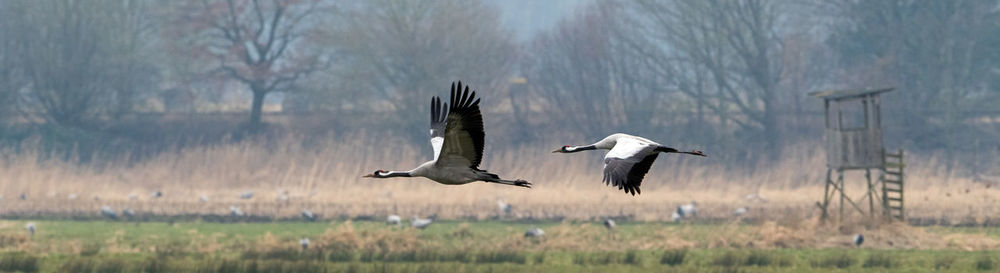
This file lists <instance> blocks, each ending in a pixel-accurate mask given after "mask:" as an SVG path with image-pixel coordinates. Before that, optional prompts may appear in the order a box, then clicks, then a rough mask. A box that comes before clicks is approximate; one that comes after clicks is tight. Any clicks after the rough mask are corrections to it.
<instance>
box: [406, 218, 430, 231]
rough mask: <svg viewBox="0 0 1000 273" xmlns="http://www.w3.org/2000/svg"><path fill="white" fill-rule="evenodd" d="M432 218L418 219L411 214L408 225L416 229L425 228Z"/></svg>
mask: <svg viewBox="0 0 1000 273" xmlns="http://www.w3.org/2000/svg"><path fill="white" fill-rule="evenodd" d="M432 222H434V220H431V219H420V217H417V216H413V220H411V221H410V226H411V227H415V228H417V229H425V228H427V226H430V225H431V223H432Z"/></svg>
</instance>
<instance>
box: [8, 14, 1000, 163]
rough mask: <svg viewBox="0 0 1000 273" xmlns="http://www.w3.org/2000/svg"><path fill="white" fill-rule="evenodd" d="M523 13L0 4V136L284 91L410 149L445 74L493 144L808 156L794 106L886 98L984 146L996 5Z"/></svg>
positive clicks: (917, 146)
mask: <svg viewBox="0 0 1000 273" xmlns="http://www.w3.org/2000/svg"><path fill="white" fill-rule="evenodd" d="M521 2H525V1H512V2H508V1H488V2H482V1H467V0H462V1H459V0H415V1H393V0H373V1H314V0H185V1H152V0H89V1H81V0H30V1H29V0H11V1H2V2H0V115H2V116H0V120H3V121H4V122H3V124H4V125H3V126H2V127H0V130H2V131H0V136H2V137H4V138H5V139H24V138H28V137H30V136H32V135H37V134H42V135H51V134H55V135H58V137H56V138H57V139H62V140H61V141H64V142H74V141H79V140H81V139H100V142H101V143H117V142H114V141H118V140H117V139H126V140H127V142H129V143H138V144H137V145H139V146H142V145H144V144H146V143H145V142H146V141H147V140H146V139H143V138H137V137H135V136H132V135H130V134H129V132H131V131H134V130H145V131H152V132H170V131H172V130H174V131H176V130H178V129H177V128H178V127H177V126H176V125H177V124H178V122H175V123H172V124H173V125H169V126H168V125H165V124H164V123H159V122H153V121H150V120H151V119H148V118H147V119H138V118H136V117H137V116H140V115H149V114H151V113H152V114H156V113H164V112H170V113H205V112H231V111H232V110H224V109H223V110H219V109H218V107H217V108H213V110H210V111H206V110H204V109H202V108H203V107H200V106H201V105H205V104H209V103H212V104H215V105H218V104H224V103H223V102H226V101H227V100H228V101H232V100H236V101H242V102H245V105H246V106H241V107H237V108H236V109H240V110H239V111H241V113H245V115H246V117H245V118H243V120H244V121H242V122H238V121H229V124H233V126H231V127H226V128H231V129H232V133H245V132H256V131H260V130H262V129H261V128H263V125H262V124H267V122H264V121H266V120H267V116H268V115H270V114H269V113H266V112H265V111H264V108H265V107H264V105H265V104H266V103H267V102H268V101H272V100H276V98H280V99H277V100H279V101H281V104H282V112H284V113H298V114H302V113H305V114H304V115H302V116H311V117H315V116H320V117H322V118H321V119H322V121H320V122H315V121H313V120H312V119H311V118H310V119H307V118H305V117H303V118H296V116H295V115H292V116H290V117H288V118H286V119H283V120H282V123H288V124H295V123H300V122H301V123H305V122H314V123H315V124H320V125H323V126H327V127H329V128H330V130H332V131H341V132H342V131H348V130H351V129H358V128H382V130H384V131H385V132H394V133H397V134H404V135H411V136H412V137H411V139H413V140H414V143H423V142H424V141H426V140H423V139H422V138H423V137H425V135H424V132H426V125H427V118H428V117H427V116H426V115H425V113H426V111H427V109H426V107H427V104H428V101H429V100H430V96H432V95H442V94H445V93H446V90H447V89H446V88H447V87H448V85H449V84H450V83H451V82H452V81H454V80H462V81H464V82H467V83H469V84H471V85H473V86H474V87H476V88H477V89H479V90H481V91H483V94H484V95H483V96H486V97H488V98H489V100H488V103H486V104H485V105H484V108H485V109H484V111H486V112H487V113H493V116H487V119H488V120H487V124H488V125H492V126H488V127H489V128H488V130H490V136H491V137H494V136H496V137H494V138H493V139H495V140H496V141H499V142H502V143H505V144H525V143H535V142H537V141H538V140H543V139H550V138H551V137H550V136H549V135H551V134H553V133H556V134H559V135H573V136H575V137H574V138H572V139H573V140H595V139H597V138H599V137H601V136H604V135H606V134H608V133H610V132H616V131H621V132H632V133H637V134H645V135H649V136H651V137H653V138H654V139H658V140H662V141H664V142H669V143H677V144H683V145H689V146H696V147H704V149H706V150H714V151H720V152H716V153H714V154H717V155H720V157H721V158H723V159H726V158H728V159H746V158H748V157H770V158H772V159H773V158H777V157H778V156H779V155H781V153H782V149H783V147H788V146H789V145H790V144H792V143H799V142H803V141H806V142H808V141H813V142H816V143H819V142H818V140H819V138H821V136H822V135H821V129H822V122H821V121H822V118H821V115H822V113H821V111H820V110H821V109H820V106H821V103H820V100H819V99H816V98H812V97H809V96H808V93H809V92H812V91H817V90H826V89H849V88H862V87H884V86H893V87H896V88H897V91H895V92H892V93H888V94H886V95H884V100H883V111H884V112H885V114H884V120H885V121H884V127H885V129H886V132H887V141H886V142H887V146H888V147H904V148H907V149H913V150H918V151H929V152H942V153H943V154H946V155H947V156H948V157H949V158H951V157H954V158H955V159H961V160H962V161H964V162H973V163H976V164H993V163H990V162H991V160H986V161H985V163H984V161H983V160H982V159H983V158H984V156H983V154H984V153H985V154H987V155H996V154H997V152H998V150H1000V141H997V139H1000V125H998V118H1000V50H997V48H998V46H1000V1H996V0H967V1H966V0H962V1H909V0H887V1H855V0H839V1H810V0H800V1H789V0H773V1H763V0H747V1H725V0H707V1H652V0H636V1H615V0H607V1H596V2H593V3H589V4H579V5H569V4H566V5H560V4H559V3H565V1H557V2H553V3H555V4H552V5H549V7H550V8H554V9H559V8H567V9H568V8H574V9H575V10H574V11H572V12H565V11H549V12H547V13H549V14H547V13H546V12H542V13H539V12H538V11H533V13H532V14H535V16H544V15H551V16H556V15H558V14H563V13H568V14H570V15H569V16H566V17H564V18H563V19H562V20H560V21H559V22H558V23H556V24H554V25H552V26H549V27H545V28H542V30H541V31H537V32H534V31H533V32H530V33H529V34H528V35H530V36H528V37H530V38H528V39H518V38H516V37H518V36H525V34H524V33H523V32H525V31H527V30H525V29H523V23H521V24H518V22H514V23H511V22H505V21H504V19H503V18H505V17H504V14H502V13H501V12H500V10H506V11H508V12H518V8H519V7H520V6H519V5H523V6H525V7H528V6H531V5H525V4H524V3H521ZM512 18H521V17H517V16H514V17H512ZM511 26H514V27H513V28H512V27H511ZM522 40H523V41H522ZM233 93H236V94H239V95H238V97H237V98H236V99H232V98H230V97H226V96H230V95H231V94H233ZM241 105H243V104H242V103H241ZM188 117H189V121H190V122H192V123H196V122H202V121H204V120H205V119H208V118H209V117H208V116H205V117H200V116H198V115H192V116H188ZM490 119H497V120H500V121H491V120H490ZM154 120H155V119H154ZM179 123H180V124H183V123H184V122H183V121H182V122H179ZM237 125H239V126H237ZM321 127H322V126H321ZM25 128H28V129H25ZM39 128H41V129H39ZM227 130H228V129H227ZM4 131H6V132H4ZM67 131H70V132H72V133H65V132H67ZM379 132H381V131H379ZM187 133H189V134H193V135H198V134H201V133H203V132H202V131H200V130H190V131H189V132H186V133H185V134H187ZM155 134H157V133H152V135H155ZM498 135H499V136H498ZM60 137H61V138H60ZM198 137H202V138H204V137H205V136H198ZM418 141H419V142H418ZM496 141H495V142H496ZM546 144H548V143H546ZM558 144H563V143H558ZM102 145H112V146H113V145H115V144H102ZM70 146H73V145H70ZM74 147H76V146H74ZM721 151H724V152H721ZM985 157H986V158H992V157H989V156H985Z"/></svg>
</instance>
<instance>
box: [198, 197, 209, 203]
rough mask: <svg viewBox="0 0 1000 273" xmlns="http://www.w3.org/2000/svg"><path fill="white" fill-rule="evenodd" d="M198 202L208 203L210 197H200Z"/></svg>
mask: <svg viewBox="0 0 1000 273" xmlns="http://www.w3.org/2000/svg"><path fill="white" fill-rule="evenodd" d="M198 201H199V202H202V203H205V202H208V196H204V195H202V196H201V197H198Z"/></svg>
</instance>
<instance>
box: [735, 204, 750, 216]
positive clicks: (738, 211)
mask: <svg viewBox="0 0 1000 273" xmlns="http://www.w3.org/2000/svg"><path fill="white" fill-rule="evenodd" d="M748 211H750V208H749V207H747V206H743V207H739V208H736V210H733V215H734V216H736V217H742V216H743V215H746V214H747V212H748Z"/></svg>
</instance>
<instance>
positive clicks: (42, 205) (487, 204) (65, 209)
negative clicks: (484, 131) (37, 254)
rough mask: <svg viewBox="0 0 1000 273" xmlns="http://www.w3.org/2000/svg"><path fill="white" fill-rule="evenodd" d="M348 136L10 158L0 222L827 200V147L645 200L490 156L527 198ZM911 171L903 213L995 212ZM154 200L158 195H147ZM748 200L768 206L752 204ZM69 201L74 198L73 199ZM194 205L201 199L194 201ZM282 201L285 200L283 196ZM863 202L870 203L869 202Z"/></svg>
mask: <svg viewBox="0 0 1000 273" xmlns="http://www.w3.org/2000/svg"><path fill="white" fill-rule="evenodd" d="M347 139H355V140H357V141H356V143H343V142H338V141H337V140H330V141H328V142H326V143H314V144H309V145H306V144H301V143H302V141H301V140H299V139H295V138H288V139H285V140H282V141H276V142H271V143H267V144H261V143H257V142H253V141H245V142H241V143H236V144H229V145H218V146H211V147H199V148H189V149H184V150H180V151H177V152H172V153H164V154H161V155H159V156H157V157H154V158H152V159H149V160H146V161H143V162H141V163H138V164H132V165H129V166H126V165H128V164H123V163H122V164H118V163H111V164H108V165H106V166H99V167H95V166H92V165H80V164H74V163H70V162H61V161H52V160H50V161H39V160H36V158H37V157H35V156H32V155H30V154H23V153H22V154H12V153H5V154H3V155H4V156H3V157H2V158H3V159H2V162H0V173H3V174H4V175H2V176H0V185H3V187H0V195H2V196H3V197H4V198H3V199H2V200H0V204H2V206H0V215H39V214H68V215H96V214H97V209H98V208H99V207H101V206H102V205H109V206H112V207H113V208H115V209H118V210H120V209H122V208H131V209H133V210H136V211H138V212H140V213H144V214H157V215H181V214H227V213H228V212H229V207H230V206H233V205H236V206H239V207H240V208H241V209H242V210H243V211H245V212H248V213H250V214H252V215H266V216H272V217H294V216H295V215H298V213H299V211H301V210H302V209H309V210H312V211H313V212H315V213H318V214H320V215H323V216H325V217H356V216H373V217H382V216H384V215H387V214H399V215H402V216H404V217H409V216H414V215H420V216H427V215H431V214H435V215H437V216H438V217H441V218H460V217H461V218H475V219H484V218H490V217H494V216H498V212H497V209H496V200H497V199H498V198H503V199H504V200H506V201H507V202H509V203H511V204H513V205H514V208H515V209H514V211H515V213H514V215H512V217H519V218H565V219H595V218H600V217H624V218H629V219H634V220H642V221H664V220H669V217H670V214H671V212H672V211H673V210H674V208H675V207H676V206H677V205H679V204H683V203H687V202H689V201H692V200H694V201H697V202H698V204H699V206H700V213H701V216H702V217H704V218H713V219H729V218H731V212H732V210H733V209H735V208H737V207H741V206H749V207H750V210H751V214H750V215H751V216H753V217H754V218H756V219H759V220H775V221H787V220H797V219H806V218H810V217H813V216H815V215H817V214H818V211H817V210H816V208H815V205H814V203H815V202H816V201H819V200H820V199H821V198H822V192H823V187H822V181H823V179H824V174H825V169H824V162H823V160H824V157H823V154H822V150H821V149H816V148H811V147H812V146H810V145H799V146H795V147H790V148H789V149H788V150H789V152H788V153H787V154H786V155H785V156H784V157H783V158H785V159H784V160H783V161H781V162H779V163H774V164H766V163H748V164H744V166H738V167H735V166H730V165H726V164H723V163H722V162H717V161H714V160H713V157H711V155H712V154H713V151H711V150H708V151H706V152H707V153H708V154H709V157H707V158H700V157H687V156H675V155H669V156H661V157H660V159H659V160H658V162H657V163H656V164H654V166H653V169H652V170H651V171H650V173H649V174H648V175H647V177H646V179H645V181H644V183H643V184H644V185H643V193H642V194H641V195H640V196H636V197H633V196H628V195H626V194H624V193H622V192H620V191H617V190H615V189H613V188H610V187H607V186H605V185H603V184H602V183H601V182H600V180H601V171H600V168H601V165H600V162H601V160H600V158H601V156H602V154H603V153H600V152H593V153H581V154H573V155H563V154H551V153H549V151H550V150H551V149H552V148H555V146H559V145H553V146H554V147H548V146H540V145H532V146H523V147H519V148H513V149H506V150H501V149H495V148H492V147H488V151H487V154H486V156H485V158H484V161H485V162H484V164H483V167H484V168H485V169H489V170H491V171H494V172H496V173H499V174H501V176H503V177H509V178H523V179H526V180H529V181H531V182H533V183H534V184H535V187H534V188H533V189H530V190H529V189H523V188H514V187H508V186H501V185H490V184H484V183H475V184H470V185H464V186H444V185H439V184H436V183H433V182H431V181H427V180H425V179H421V178H412V179H406V178H400V179H362V178H360V176H361V175H363V174H367V173H370V172H372V171H374V170H376V169H386V170H405V169H408V168H412V167H414V166H416V165H418V164H419V163H421V162H423V161H425V160H427V159H428V158H430V156H429V154H430V151H429V150H430V149H429V145H421V146H413V145H407V143H408V142H406V141H404V140H402V139H400V138H396V137H392V136H381V135H365V134H358V135H356V136H352V137H350V138H347ZM580 143H583V142H582V141H581V142H580ZM376 144H377V145H376ZM424 146H428V147H424ZM371 147H379V148H378V149H376V148H371ZM747 162H757V161H754V160H752V159H748V160H747ZM907 163H908V164H909V166H908V167H907V170H906V171H907V174H908V175H907V177H906V179H907V192H906V201H907V203H906V206H907V214H908V216H909V217H911V218H928V219H940V220H941V222H943V223H945V224H960V223H962V224H976V223H985V222H987V221H995V220H991V219H992V218H996V217H997V216H998V215H1000V189H998V187H993V186H994V185H995V184H996V183H997V182H996V181H991V180H988V179H985V180H984V179H982V178H977V180H973V179H972V178H966V177H962V176H959V175H956V174H955V173H954V172H947V171H945V170H944V169H943V168H941V167H940V166H939V165H940V164H938V163H936V162H935V161H934V158H920V157H913V156H911V157H909V160H908V162H907ZM754 164H756V165H754ZM846 179H847V181H849V182H848V186H847V188H848V191H849V192H850V193H851V194H852V197H853V198H855V199H856V200H857V198H858V197H859V196H860V193H862V190H863V187H864V186H863V182H861V181H863V180H862V179H863V176H862V174H860V173H852V174H848V176H847V177H846ZM157 190H159V191H162V192H163V193H164V197H162V198H153V197H151V196H150V193H151V192H153V191H157ZM244 191H254V192H255V195H254V198H252V199H250V200H244V199H240V198H239V194H240V193H242V192H244ZM21 193H27V195H28V198H27V200H24V201H22V200H18V198H17V197H18V195H20V194H21ZM751 193H753V194H757V195H759V196H764V197H766V199H767V200H766V201H763V200H748V199H747V198H746V196H747V195H748V194H751ZM70 194H75V195H76V196H77V198H76V199H73V200H71V199H69V198H68V196H69V195H70ZM202 195H204V196H206V197H208V199H209V201H208V202H205V203H201V202H199V201H198V199H199V197H200V196H202ZM282 195H285V196H287V197H288V199H287V201H284V200H280V199H279V197H280V196H282ZM129 196H137V198H136V199H134V200H133V199H130V198H129ZM858 201H860V203H861V204H863V206H866V205H867V201H866V200H858Z"/></svg>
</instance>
